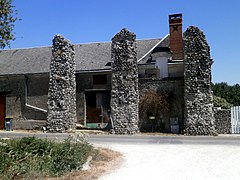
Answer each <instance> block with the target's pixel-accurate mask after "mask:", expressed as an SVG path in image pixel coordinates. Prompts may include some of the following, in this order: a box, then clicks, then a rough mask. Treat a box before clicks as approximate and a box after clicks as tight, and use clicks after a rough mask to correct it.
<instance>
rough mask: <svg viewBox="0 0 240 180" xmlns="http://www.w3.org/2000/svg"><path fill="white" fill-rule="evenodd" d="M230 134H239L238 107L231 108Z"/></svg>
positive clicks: (239, 117)
mask: <svg viewBox="0 0 240 180" xmlns="http://www.w3.org/2000/svg"><path fill="white" fill-rule="evenodd" d="M231 124H232V133H233V134H239V133H240V106H235V107H231Z"/></svg>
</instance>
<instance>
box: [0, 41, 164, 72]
mask: <svg viewBox="0 0 240 180" xmlns="http://www.w3.org/2000/svg"><path fill="white" fill-rule="evenodd" d="M160 40H161V39H147V40H137V59H140V58H141V57H142V56H144V55H145V54H146V53H147V52H149V50H150V49H151V48H152V47H154V46H155V45H156V44H157V43H158V42H159V41H160ZM74 47H75V53H76V55H75V59H76V71H78V72H83V71H101V70H110V68H111V67H110V66H106V64H107V63H108V62H111V42H106V43H90V44H77V45H74ZM51 56H52V55H51V47H39V48H29V49H13V50H2V51H0V67H1V68H0V75H15V74H31V73H47V72H49V65H50V60H51Z"/></svg>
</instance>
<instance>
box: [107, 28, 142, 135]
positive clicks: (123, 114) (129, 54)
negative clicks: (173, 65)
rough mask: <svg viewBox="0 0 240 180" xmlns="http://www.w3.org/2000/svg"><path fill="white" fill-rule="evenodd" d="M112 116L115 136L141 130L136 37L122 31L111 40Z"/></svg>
mask: <svg viewBox="0 0 240 180" xmlns="http://www.w3.org/2000/svg"><path fill="white" fill-rule="evenodd" d="M111 54H112V92H111V114H112V121H113V131H114V132H115V133H116V134H134V133H136V132H138V131H139V129H138V103H139V94H138V69H137V58H136V35H135V34H134V33H132V32H129V31H128V30H127V29H122V30H121V31H120V32H119V33H117V34H116V35H115V36H114V37H113V38H112V50H111Z"/></svg>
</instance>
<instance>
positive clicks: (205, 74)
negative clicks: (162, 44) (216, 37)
mask: <svg viewBox="0 0 240 180" xmlns="http://www.w3.org/2000/svg"><path fill="white" fill-rule="evenodd" d="M183 40H184V54H185V59H184V61H185V69H184V84H185V85H184V100H185V120H184V121H185V122H184V134H186V135H217V133H216V130H215V124H214V112H213V94H212V90H211V65H212V60H211V57H210V48H209V46H208V43H207V41H206V38H205V35H204V34H203V32H202V31H200V30H199V29H198V28H197V27H194V26H190V27H189V28H188V29H187V30H186V32H185V33H184V38H183Z"/></svg>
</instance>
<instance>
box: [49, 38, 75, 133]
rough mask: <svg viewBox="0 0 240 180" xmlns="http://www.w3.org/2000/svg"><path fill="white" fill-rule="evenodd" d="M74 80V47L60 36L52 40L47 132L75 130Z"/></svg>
mask: <svg viewBox="0 0 240 180" xmlns="http://www.w3.org/2000/svg"><path fill="white" fill-rule="evenodd" d="M75 123H76V80H75V53H74V46H73V45H72V44H71V43H70V42H69V41H68V40H66V39H65V38H64V37H62V36H61V35H56V36H55V37H54V39H53V47H52V59H51V64H50V80H49V92H48V116H47V124H46V127H47V131H48V132H65V131H68V130H71V129H74V128H75Z"/></svg>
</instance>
